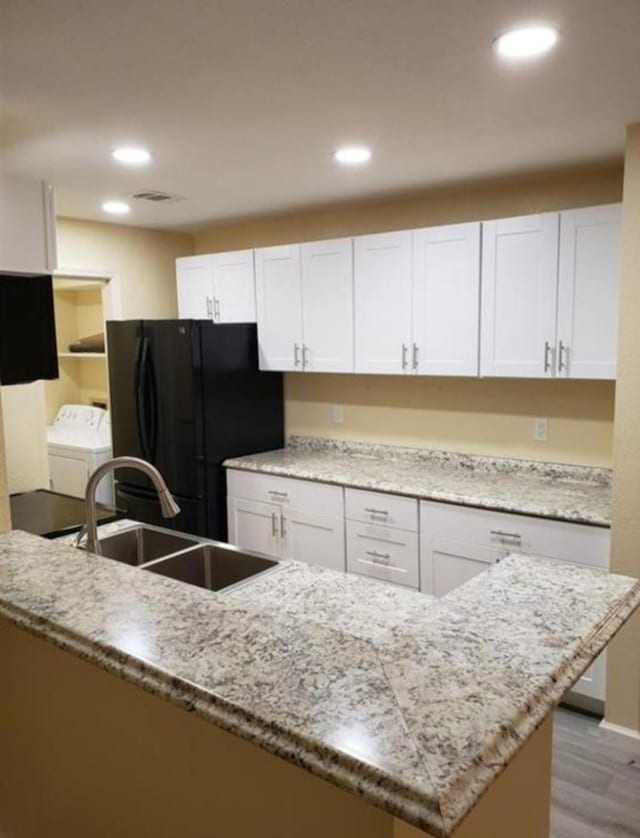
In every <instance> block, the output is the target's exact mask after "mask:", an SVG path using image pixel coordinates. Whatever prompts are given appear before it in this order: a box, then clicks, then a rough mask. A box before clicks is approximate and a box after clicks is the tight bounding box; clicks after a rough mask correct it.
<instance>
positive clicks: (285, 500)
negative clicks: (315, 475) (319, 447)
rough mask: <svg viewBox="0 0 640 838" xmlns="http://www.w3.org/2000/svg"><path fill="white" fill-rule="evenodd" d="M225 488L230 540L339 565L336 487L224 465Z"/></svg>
mask: <svg viewBox="0 0 640 838" xmlns="http://www.w3.org/2000/svg"><path fill="white" fill-rule="evenodd" d="M227 492H228V495H227V516H228V526H229V541H230V542H231V543H233V544H236V545H237V546H238V547H242V548H244V549H247V550H257V551H258V552H260V553H265V554H266V555H269V556H273V557H274V558H280V559H296V560H297V561H302V562H308V563H309V564H317V565H321V566H322V567H328V568H330V569H331V570H342V571H343V570H344V569H345V554H344V500H343V489H342V487H340V486H328V485H326V484H322V483H311V482H309V481H304V480H292V479H289V478H284V477H273V476H271V475H264V474H251V473H250V472H244V471H239V470H236V469H229V470H228V472H227Z"/></svg>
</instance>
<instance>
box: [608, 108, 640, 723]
mask: <svg viewBox="0 0 640 838" xmlns="http://www.w3.org/2000/svg"><path fill="white" fill-rule="evenodd" d="M620 311H621V315H620V333H619V350H618V354H619V358H618V380H617V388H616V391H617V392H616V421H615V447H614V468H615V470H614V504H613V541H612V554H611V568H612V570H615V571H616V572H618V573H625V574H627V575H629V576H640V501H639V499H638V494H639V489H640V349H639V345H638V334H639V333H640V123H638V124H636V125H633V126H630V128H629V130H628V133H627V153H626V161H625V181H624V210H623V243H622V289H621V307H620ZM608 660H609V671H608V692H609V701H608V702H607V719H608V721H610V722H612V723H613V724H618V725H622V726H623V727H628V728H632V729H634V730H638V731H640V615H638V614H636V616H635V617H634V619H633V620H631V621H630V622H629V623H628V625H627V626H626V627H625V629H624V631H622V632H620V635H619V637H618V638H617V639H616V641H615V642H614V644H612V647H611V653H610V655H609V659H608Z"/></svg>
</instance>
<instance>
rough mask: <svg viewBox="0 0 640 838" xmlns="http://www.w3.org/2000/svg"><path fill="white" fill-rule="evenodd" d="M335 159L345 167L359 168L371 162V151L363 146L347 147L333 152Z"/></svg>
mask: <svg viewBox="0 0 640 838" xmlns="http://www.w3.org/2000/svg"><path fill="white" fill-rule="evenodd" d="M333 159H334V160H336V162H338V163H342V165H343V166H357V165H359V164H361V163H367V162H368V161H369V160H371V150H370V149H368V148H367V147H366V146H363V145H345V146H343V147H342V148H339V149H337V150H336V151H334V152H333Z"/></svg>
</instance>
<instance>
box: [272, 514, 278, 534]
mask: <svg viewBox="0 0 640 838" xmlns="http://www.w3.org/2000/svg"><path fill="white" fill-rule="evenodd" d="M271 535H272V536H274V538H277V537H278V516H277V515H276V513H275V512H272V513H271Z"/></svg>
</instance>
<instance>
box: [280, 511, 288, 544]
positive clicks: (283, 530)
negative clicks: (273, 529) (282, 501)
mask: <svg viewBox="0 0 640 838" xmlns="http://www.w3.org/2000/svg"><path fill="white" fill-rule="evenodd" d="M286 535H287V531H286V529H285V527H284V515H283V514H282V512H281V513H280V538H285V536H286Z"/></svg>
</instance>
